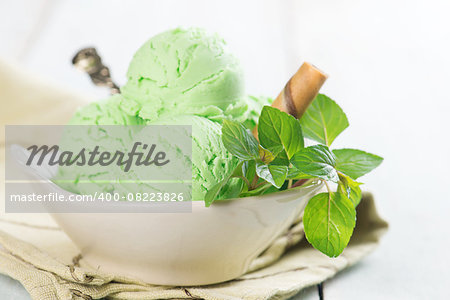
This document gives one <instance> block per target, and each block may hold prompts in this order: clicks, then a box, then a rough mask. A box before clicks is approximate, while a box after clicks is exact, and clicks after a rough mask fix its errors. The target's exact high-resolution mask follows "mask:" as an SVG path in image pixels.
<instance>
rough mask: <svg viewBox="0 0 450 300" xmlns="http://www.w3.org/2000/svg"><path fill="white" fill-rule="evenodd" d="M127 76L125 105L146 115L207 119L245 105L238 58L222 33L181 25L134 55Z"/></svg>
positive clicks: (154, 117) (130, 109)
mask: <svg viewBox="0 0 450 300" xmlns="http://www.w3.org/2000/svg"><path fill="white" fill-rule="evenodd" d="M127 77H128V82H127V83H126V84H125V86H123V87H122V88H121V92H122V95H123V96H124V97H125V98H126V101H124V105H123V107H124V108H125V109H126V111H127V113H129V114H130V115H139V116H140V117H141V118H144V119H149V120H156V119H157V118H159V117H161V116H163V115H180V114H196V115H202V116H206V117H208V116H209V115H213V116H214V115H218V114H220V112H223V111H227V109H228V111H239V110H236V109H233V107H234V106H236V105H245V103H238V99H239V98H240V97H242V96H243V95H244V84H243V73H242V70H241V67H240V65H239V62H238V60H237V58H236V57H235V56H234V55H232V54H231V53H230V52H228V50H227V47H226V45H225V42H224V41H223V40H222V39H221V38H220V37H219V36H217V35H211V34H208V33H206V32H205V31H204V30H202V29H180V28H179V29H175V30H170V31H166V32H163V33H161V34H159V35H156V36H155V37H153V38H151V39H150V40H148V41H147V42H146V43H145V44H144V45H143V46H142V47H141V48H140V49H139V50H138V51H137V52H136V54H135V55H134V57H133V60H132V61H131V63H130V66H129V69H128V73H127ZM230 108H231V109H230ZM244 110H245V108H244ZM241 111H242V110H241Z"/></svg>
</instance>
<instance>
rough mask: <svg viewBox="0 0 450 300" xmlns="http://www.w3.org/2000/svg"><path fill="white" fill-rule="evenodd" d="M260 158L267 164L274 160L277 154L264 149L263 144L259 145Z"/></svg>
mask: <svg viewBox="0 0 450 300" xmlns="http://www.w3.org/2000/svg"><path fill="white" fill-rule="evenodd" d="M259 158H260V159H261V161H262V162H263V163H265V164H268V163H270V162H272V161H273V160H274V159H275V156H274V155H273V154H272V152H270V151H269V150H267V149H264V148H263V147H262V146H261V145H259Z"/></svg>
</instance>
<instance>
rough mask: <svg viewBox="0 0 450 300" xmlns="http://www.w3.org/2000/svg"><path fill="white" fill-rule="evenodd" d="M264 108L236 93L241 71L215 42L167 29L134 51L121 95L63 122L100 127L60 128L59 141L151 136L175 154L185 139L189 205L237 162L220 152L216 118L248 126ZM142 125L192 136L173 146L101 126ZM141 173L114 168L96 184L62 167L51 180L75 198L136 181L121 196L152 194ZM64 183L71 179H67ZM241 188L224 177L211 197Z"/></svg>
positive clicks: (195, 32)
mask: <svg viewBox="0 0 450 300" xmlns="http://www.w3.org/2000/svg"><path fill="white" fill-rule="evenodd" d="M269 103H270V100H269V99H267V98H257V97H251V96H245V95H244V84H243V75H242V71H241V67H240V65H239V63H238V60H237V59H236V58H235V57H234V56H233V55H232V54H230V53H229V52H228V50H227V49H226V45H225V43H224V41H223V40H222V39H221V38H219V37H218V36H217V35H209V34H207V33H206V32H205V31H203V30H200V29H188V30H185V29H175V30H171V31H167V32H164V33H161V34H159V35H157V36H155V37H153V38H151V39H150V40H149V41H147V42H146V43H145V44H144V45H143V46H142V47H141V48H140V49H139V50H138V51H137V52H136V54H135V56H134V58H133V60H132V61H131V63H130V67H129V70H128V82H127V83H126V84H125V85H124V86H123V87H122V88H121V95H115V96H112V97H110V98H109V99H106V100H102V101H97V102H94V103H91V104H89V105H87V106H85V107H83V108H81V109H80V110H79V111H77V112H76V113H75V114H74V116H73V118H72V119H71V121H70V122H69V124H70V125H100V126H98V127H96V128H95V129H92V130H89V132H88V134H83V135H80V134H79V133H77V132H76V131H70V129H68V131H67V132H66V136H65V138H66V139H68V140H70V141H72V142H75V143H78V144H82V145H94V144H95V142H96V141H98V140H102V141H103V142H104V141H105V140H106V141H107V143H106V145H108V147H110V148H111V149H121V148H124V147H125V145H127V144H129V140H130V139H131V138H139V139H141V140H144V141H145V140H152V139H158V141H159V143H161V144H163V145H164V146H165V147H166V149H168V151H169V152H170V151H172V153H173V154H174V155H178V154H179V152H180V151H179V144H177V143H182V140H183V139H185V138H189V139H190V141H191V142H192V157H191V158H188V157H185V158H184V160H183V162H182V163H184V164H185V165H186V166H189V168H190V166H192V200H204V198H205V194H206V192H207V191H208V190H209V189H211V188H212V187H213V186H214V185H216V184H217V183H219V182H221V181H222V180H224V179H225V178H226V177H227V176H228V175H229V174H230V172H232V171H233V170H234V169H235V167H236V166H237V164H238V161H237V158H235V157H233V156H232V155H231V154H230V153H228V151H227V150H226V149H225V147H224V145H223V143H222V140H221V121H222V120H223V119H224V118H227V119H233V120H237V121H240V122H244V124H245V125H247V126H248V127H249V128H252V127H254V126H255V124H256V119H257V117H258V115H259V112H260V111H261V108H262V106H263V105H267V104H269ZM147 124H148V125H190V126H192V132H191V133H190V132H185V133H181V135H180V136H179V139H177V140H176V141H174V140H167V139H164V138H161V137H155V136H148V132H145V130H142V126H141V127H136V128H140V129H132V128H133V127H130V128H131V129H130V130H129V131H128V132H127V133H126V134H123V133H122V134H121V135H120V136H117V134H116V132H115V131H114V130H111V129H109V127H107V126H101V125H147ZM178 134H180V133H178ZM177 153H178V154H177ZM180 168H183V166H180ZM185 169H186V168H185ZM145 172H148V170H146V169H143V168H140V169H138V170H134V171H132V172H126V173H125V172H122V171H121V169H120V168H118V167H117V166H116V167H110V169H108V170H106V174H107V175H108V176H110V177H111V176H112V178H115V179H117V180H116V182H114V183H111V182H106V183H105V182H102V180H100V181H99V180H98V179H102V176H103V175H102V172H99V171H98V170H97V169H96V168H92V167H91V168H90V167H84V166H83V167H78V166H67V167H61V168H60V170H59V173H58V176H57V177H56V178H55V180H59V181H57V182H58V184H60V185H61V186H62V187H63V188H65V189H67V190H70V191H72V192H75V193H80V194H92V193H94V192H96V191H100V192H121V193H125V192H127V185H126V184H123V182H126V181H132V182H138V183H139V182H140V183H139V184H137V185H134V190H133V191H129V192H134V193H138V192H151V191H154V190H155V186H152V184H151V183H148V182H145V179H146V173H145ZM160 172H162V173H161V174H163V173H164V172H172V173H170V174H166V175H170V176H171V178H173V179H177V178H179V177H180V176H181V175H180V174H178V173H177V170H173V169H172V170H168V169H160ZM110 177H108V178H110ZM70 178H75V179H74V180H68V179H70ZM80 182H92V183H93V184H90V185H89V184H88V185H83V184H80ZM241 185H242V182H241V180H240V179H233V180H231V181H230V182H229V183H228V186H227V188H226V189H223V190H224V192H222V193H221V194H219V195H218V198H219V199H224V198H231V197H235V196H237V195H238V194H239V191H240V188H241Z"/></svg>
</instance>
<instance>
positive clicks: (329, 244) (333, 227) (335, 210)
mask: <svg viewBox="0 0 450 300" xmlns="http://www.w3.org/2000/svg"><path fill="white" fill-rule="evenodd" d="M355 224H356V211H355V207H354V206H353V203H352V202H351V201H350V200H349V199H348V198H346V197H344V196H342V194H340V193H331V192H329V193H320V194H318V195H316V196H314V197H312V198H311V199H310V200H309V202H308V205H307V206H306V208H305V212H304V215H303V225H304V227H305V235H306V238H307V239H308V241H309V242H310V243H311V244H312V245H313V246H314V248H316V249H317V250H319V251H321V252H322V253H324V254H326V255H328V256H329V257H336V256H338V255H339V254H341V253H342V251H343V250H344V248H345V247H346V246H347V244H348V242H349V241H350V237H351V236H352V233H353V228H354V227H355Z"/></svg>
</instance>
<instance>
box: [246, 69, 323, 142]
mask: <svg viewBox="0 0 450 300" xmlns="http://www.w3.org/2000/svg"><path fill="white" fill-rule="evenodd" d="M326 79H327V75H326V74H325V73H323V72H322V71H320V70H319V69H318V68H316V67H315V66H313V65H312V64H310V63H307V62H305V63H303V64H302V66H301V67H300V68H299V69H298V71H297V72H296V73H295V74H294V76H292V77H291V79H289V81H288V82H287V83H286V85H285V86H284V89H283V90H282V91H281V92H280V94H279V95H278V97H277V98H276V99H275V101H274V102H273V103H272V107H276V108H278V109H279V110H281V111H284V112H286V113H288V114H290V115H292V116H294V117H296V118H297V119H299V118H300V117H301V116H302V115H303V114H304V113H305V111H306V109H307V108H308V106H309V105H310V104H311V102H312V101H313V100H314V98H315V97H316V95H317V93H318V92H319V90H320V88H321V87H322V85H323V83H324V82H325V80H326ZM253 134H254V135H255V136H256V137H257V135H258V128H257V127H256V128H254V129H253Z"/></svg>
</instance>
